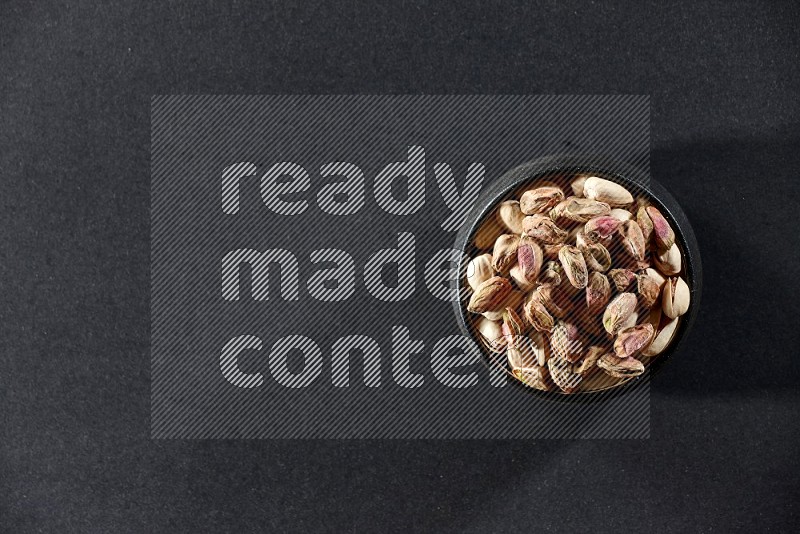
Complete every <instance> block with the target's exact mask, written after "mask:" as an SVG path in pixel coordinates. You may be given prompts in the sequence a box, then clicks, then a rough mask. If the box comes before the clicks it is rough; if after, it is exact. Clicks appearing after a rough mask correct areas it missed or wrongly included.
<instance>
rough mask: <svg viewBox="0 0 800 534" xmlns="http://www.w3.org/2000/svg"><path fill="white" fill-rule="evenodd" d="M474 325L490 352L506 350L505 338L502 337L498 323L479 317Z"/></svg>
mask: <svg viewBox="0 0 800 534" xmlns="http://www.w3.org/2000/svg"><path fill="white" fill-rule="evenodd" d="M475 327H476V329H477V330H478V332H479V333H480V335H481V336H482V337H483V339H484V340H485V341H486V345H487V346H488V347H489V349H490V350H491V351H492V352H497V353H501V352H503V351H504V350H506V338H505V337H503V332H502V330H501V328H500V323H498V322H497V321H490V320H489V319H487V318H486V317H481V318H480V319H478V322H477V323H476V324H475Z"/></svg>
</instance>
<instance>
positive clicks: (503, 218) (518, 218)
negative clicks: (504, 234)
mask: <svg viewBox="0 0 800 534" xmlns="http://www.w3.org/2000/svg"><path fill="white" fill-rule="evenodd" d="M524 218H525V214H524V213H522V210H521V209H520V207H519V202H518V201H516V200H506V201H505V202H501V203H500V205H499V206H498V207H497V222H498V223H499V224H500V226H502V227H503V228H505V229H506V230H508V231H509V232H511V233H513V234H517V235H519V234H521V233H522V219H524Z"/></svg>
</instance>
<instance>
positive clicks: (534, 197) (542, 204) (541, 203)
mask: <svg viewBox="0 0 800 534" xmlns="http://www.w3.org/2000/svg"><path fill="white" fill-rule="evenodd" d="M562 200H564V192H563V191H562V190H561V188H560V187H553V186H545V187H537V188H535V189H529V190H528V191H525V192H524V193H522V196H521V197H520V199H519V206H520V209H522V213H524V214H525V215H533V214H534V213H546V212H548V211H550V210H551V209H552V208H553V207H554V206H555V205H556V204H558V203H559V202H561V201H562Z"/></svg>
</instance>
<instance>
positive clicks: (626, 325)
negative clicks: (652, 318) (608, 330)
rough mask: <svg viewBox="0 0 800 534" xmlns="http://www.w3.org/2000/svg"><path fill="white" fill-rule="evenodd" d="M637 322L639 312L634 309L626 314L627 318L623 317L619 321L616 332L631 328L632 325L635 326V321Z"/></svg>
mask: <svg viewBox="0 0 800 534" xmlns="http://www.w3.org/2000/svg"><path fill="white" fill-rule="evenodd" d="M638 322H639V312H636V311H634V312H633V313H631V314H630V315H629V316H628V318H627V319H625V320H624V321H622V322H621V323H620V325H619V329H618V330H617V332H620V331H622V330H625V329H626V328H631V327H632V326H636V323H638Z"/></svg>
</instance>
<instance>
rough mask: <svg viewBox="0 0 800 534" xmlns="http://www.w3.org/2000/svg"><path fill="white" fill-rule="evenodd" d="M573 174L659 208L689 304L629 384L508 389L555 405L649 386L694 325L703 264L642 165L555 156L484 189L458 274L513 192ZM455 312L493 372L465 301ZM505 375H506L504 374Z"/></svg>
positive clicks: (674, 207)
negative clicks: (678, 256)
mask: <svg viewBox="0 0 800 534" xmlns="http://www.w3.org/2000/svg"><path fill="white" fill-rule="evenodd" d="M560 173H572V174H587V173H597V174H599V175H601V176H602V177H604V178H609V179H611V180H612V181H615V182H617V183H620V184H621V185H624V186H625V187H627V188H629V189H632V190H633V191H631V192H632V193H640V194H641V193H645V194H647V195H648V197H649V198H650V200H651V202H652V204H654V205H655V206H656V207H658V208H659V210H660V211H661V213H662V214H663V215H664V217H666V218H667V220H668V221H669V222H670V224H671V225H672V228H673V230H674V232H675V238H676V240H677V241H678V243H679V245H680V246H681V248H682V251H683V252H684V258H683V260H684V265H683V272H684V274H683V277H684V279H685V281H686V283H687V285H688V286H689V290H690V295H691V301H690V304H689V309H688V310H687V311H686V313H685V314H684V316H683V318H682V320H681V322H680V325H679V327H678V330H677V331H676V332H675V337H674V338H673V340H672V342H671V343H670V345H669V347H667V349H665V351H664V352H662V353H661V354H659V355H658V356H657V357H655V358H653V359H652V361H651V362H648V365H647V368H646V370H645V373H643V374H642V375H640V376H638V377H636V378H633V379H631V380H628V381H627V382H624V383H623V384H621V385H619V386H614V387H611V388H607V389H603V390H596V391H578V392H576V393H572V394H564V393H562V392H560V391H542V390H538V389H536V388H532V387H529V386H526V385H525V384H523V383H522V382H521V381H519V380H516V379H514V380H511V381H509V382H511V384H512V385H513V386H516V387H520V388H522V389H523V390H524V391H525V392H527V393H528V394H531V395H534V396H536V397H539V398H545V399H548V400H551V401H557V402H571V403H574V402H578V403H582V402H598V401H600V400H604V399H608V400H610V399H611V398H616V397H617V396H619V395H621V394H624V393H626V392H630V391H631V390H634V389H637V388H639V387H641V386H642V385H644V384H647V383H649V381H650V379H651V377H652V376H653V374H655V373H656V372H658V371H659V370H660V369H661V368H662V367H663V365H664V364H665V363H666V362H667V361H668V360H669V359H670V358H671V357H672V356H673V355H674V354H675V353H676V352H678V351H679V349H681V348H682V347H683V346H684V343H685V341H686V337H687V335H688V332H689V331H690V329H691V326H692V324H693V323H694V321H695V319H696V317H697V313H698V310H699V307H700V296H701V293H702V280H703V277H702V263H701V260H700V251H699V248H698V245H697V238H696V237H695V234H694V230H693V229H692V226H691V224H690V223H689V220H688V218H687V217H686V214H685V213H684V212H683V209H682V208H681V207H680V204H678V202H677V200H675V198H674V197H673V196H672V195H671V194H670V193H669V192H668V191H667V190H666V189H665V188H664V187H663V186H662V185H661V184H660V183H658V182H657V181H656V180H654V179H653V178H652V177H651V176H650V172H649V171H648V170H646V169H644V168H642V167H640V166H637V165H633V164H630V163H627V162H623V161H620V160H616V159H613V158H609V157H607V156H603V155H594V154H555V155H550V156H544V157H540V158H536V159H533V160H531V161H528V162H526V163H522V164H520V165H517V166H515V167H513V168H511V169H509V170H507V171H505V172H504V173H503V174H501V175H500V176H499V177H498V178H496V179H494V180H492V181H491V182H490V183H488V184H487V185H486V186H484V188H483V190H482V191H481V194H480V195H479V196H478V198H477V199H476V201H475V203H474V204H473V207H472V209H471V210H470V211H469V212H468V214H467V216H466V218H465V219H464V223H463V224H462V225H461V227H460V229H459V231H458V232H457V234H456V239H455V245H454V248H455V250H457V251H458V252H459V253H460V254H461V257H462V261H463V262H464V265H462V266H460V268H459V271H458V272H459V273H460V274H463V273H464V272H465V271H464V269H465V268H466V262H467V261H468V260H469V256H468V254H467V252H468V251H469V249H470V246H471V242H472V238H473V236H474V234H475V232H476V230H477V228H478V226H479V224H480V223H481V222H483V220H484V218H485V217H486V215H487V214H489V213H490V212H491V211H492V210H493V209H495V208H496V206H497V205H498V204H499V203H500V202H501V201H503V200H505V199H506V197H507V196H508V195H509V194H510V193H511V192H512V191H514V190H515V189H517V188H519V187H520V186H522V185H523V183H524V182H526V181H531V180H535V179H537V178H539V179H541V178H544V177H545V175H552V174H560ZM464 284H465V281H464V276H461V275H460V276H459V277H458V281H457V295H459V296H460V295H461V294H462V293H463V290H464ZM452 304H453V310H454V313H455V315H456V321H457V323H458V326H459V329H460V330H461V332H462V334H464V335H466V336H468V337H469V338H470V339H472V340H473V341H476V345H478V346H479V350H480V352H481V355H482V356H483V357H482V361H483V362H484V364H485V365H487V366H489V367H491V366H493V365H497V364H496V363H493V362H492V361H491V360H492V357H491V355H489V354H488V351H487V350H486V349H485V348H484V347H483V346H482V344H481V343H479V342H477V340H476V339H475V337H474V334H473V333H472V332H471V331H470V328H469V327H468V326H467V324H468V323H467V318H468V312H467V311H466V302H465V300H464V299H463V298H458V299H456V300H454V301H453V303H452ZM506 372H507V370H506Z"/></svg>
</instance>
